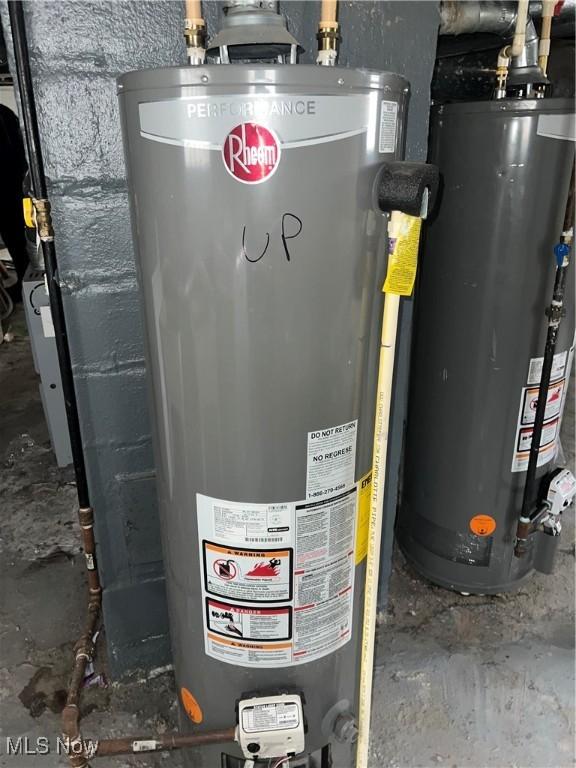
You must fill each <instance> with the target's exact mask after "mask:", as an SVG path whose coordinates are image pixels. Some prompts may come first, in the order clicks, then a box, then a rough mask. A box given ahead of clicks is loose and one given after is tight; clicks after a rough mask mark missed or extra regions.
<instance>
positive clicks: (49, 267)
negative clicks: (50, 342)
mask: <svg viewBox="0 0 576 768" xmlns="http://www.w3.org/2000/svg"><path fill="white" fill-rule="evenodd" d="M8 12H9V16H10V27H11V31H12V40H13V43H14V59H15V62H16V76H17V79H18V89H19V92H20V106H21V113H22V119H23V121H24V132H25V135H26V146H27V149H28V163H29V167H30V178H31V181H32V192H33V195H34V203H35V207H36V215H37V220H38V221H39V222H40V220H41V221H42V223H41V224H40V225H39V227H38V230H39V234H40V238H41V243H42V254H43V256H44V269H45V271H46V281H47V284H48V296H49V299H50V311H51V313H52V321H53V324H54V334H55V341H56V350H57V352H58V363H59V366H60V374H61V377H62V391H63V394H64V404H65V407H66V418H67V420H68V430H69V432H70V446H71V449H72V461H73V464H74V473H75V476H76V488H77V492H78V503H79V506H80V509H87V508H89V507H90V497H89V493H88V481H87V477H86V464H85V461H84V451H83V448H82V435H81V432H80V419H79V416H78V403H77V401H76V391H75V389H74V377H73V374H72V359H71V357H70V347H69V344H68V334H67V332H66V321H65V319H64V307H63V304H62V291H61V289H60V282H59V276H58V263H57V261H56V249H55V247H54V237H53V232H52V219H51V216H50V204H49V202H48V200H47V188H46V176H45V175H44V163H43V160H42V150H41V145H40V134H39V131H38V120H37V117H36V104H35V101H34V91H33V88H32V76H31V73H30V61H29V58H28V43H27V41H26V26H25V22H24V9H23V3H22V2H21V1H20V0H9V2H8Z"/></svg>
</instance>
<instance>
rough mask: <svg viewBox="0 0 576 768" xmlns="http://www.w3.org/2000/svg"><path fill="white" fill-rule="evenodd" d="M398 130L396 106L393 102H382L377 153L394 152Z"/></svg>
mask: <svg viewBox="0 0 576 768" xmlns="http://www.w3.org/2000/svg"><path fill="white" fill-rule="evenodd" d="M397 130H398V104H397V102H395V101H383V102H382V105H381V111H380V135H379V139H378V151H379V152H382V153H384V152H386V153H390V152H395V151H396V133H397Z"/></svg>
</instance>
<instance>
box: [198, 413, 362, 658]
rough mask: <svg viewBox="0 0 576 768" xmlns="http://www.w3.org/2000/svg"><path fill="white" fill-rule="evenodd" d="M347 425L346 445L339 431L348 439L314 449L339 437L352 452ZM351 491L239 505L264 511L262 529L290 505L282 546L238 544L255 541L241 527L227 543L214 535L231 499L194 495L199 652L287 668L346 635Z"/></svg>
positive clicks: (352, 541)
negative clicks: (273, 510)
mask: <svg viewBox="0 0 576 768" xmlns="http://www.w3.org/2000/svg"><path fill="white" fill-rule="evenodd" d="M351 425H352V429H345V430H344V434H350V433H351V432H352V433H353V434H354V442H351V441H350V438H348V441H347V443H343V441H342V440H340V441H339V442H338V443H337V446H338V447H336V448H329V447H328V443H327V441H325V442H324V443H323V448H324V449H326V450H330V451H331V450H341V448H342V445H343V444H344V446H346V445H348V446H349V445H352V446H353V451H352V455H353V454H354V452H355V450H354V448H355V433H356V422H352V423H351ZM343 426H344V427H345V426H346V425H343ZM331 431H332V430H331ZM337 434H340V433H337ZM348 455H349V452H348ZM365 479H366V478H365ZM359 493H360V491H359V489H358V487H357V485H356V484H354V483H352V485H351V487H349V488H347V489H346V490H345V491H344V492H342V493H340V494H337V495H336V496H333V497H331V498H326V499H321V500H317V501H303V502H298V503H293V502H290V503H287V504H284V505H246V504H244V505H239V506H240V507H241V508H242V515H244V518H242V519H244V521H245V519H246V516H245V513H246V512H258V513H259V514H261V513H262V512H264V511H266V514H264V515H263V516H262V518H261V519H260V522H258V525H257V528H258V532H260V533H262V535H264V533H265V532H266V530H267V528H268V527H269V525H268V524H269V521H270V517H269V515H268V512H269V511H270V507H282V508H285V509H287V510H289V511H290V516H289V517H287V516H286V515H285V513H284V512H283V513H282V517H283V522H284V523H286V525H285V526H284V527H286V528H287V532H286V531H285V532H283V533H282V536H283V537H284V538H288V537H289V542H288V543H289V544H290V546H280V547H275V548H268V547H266V548H262V547H259V548H257V547H246V546H241V545H242V544H243V543H244V542H245V541H246V539H247V538H249V539H251V538H259V537H256V536H252V535H251V536H247V534H246V528H245V527H243V526H238V527H237V528H236V530H237V536H238V542H237V545H236V546H232V545H231V544H230V543H229V542H228V541H226V542H223V541H222V540H221V539H218V538H216V537H214V531H215V529H216V528H218V526H219V525H220V523H219V521H220V519H221V514H222V509H226V510H228V511H227V513H226V514H229V512H230V510H234V509H235V505H234V504H231V503H230V502H223V501H222V500H220V499H212V498H210V497H207V496H200V495H198V497H197V504H198V512H199V514H198V532H199V540H200V555H201V563H202V591H203V597H204V601H205V612H204V613H205V615H204V628H205V648H206V653H207V654H208V656H211V657H213V658H217V659H220V660H221V661H224V662H227V663H230V664H236V665H238V666H244V667H253V666H258V667H279V666H280V667H282V666H293V665H296V664H303V663H305V662H308V661H312V660H314V659H318V658H321V657H322V656H325V655H326V654H328V653H331V652H332V651H334V650H336V649H337V648H340V647H341V646H342V645H344V644H345V643H346V642H348V640H349V639H350V636H351V632H352V608H353V589H354V570H355V547H356V541H355V539H356V511H357V502H358V498H359ZM201 510H202V514H201V513H200V511H201ZM248 517H249V518H250V520H251V521H252V519H253V518H252V516H251V515H249V516H248ZM254 519H256V518H254ZM255 530H256V529H254V530H252V529H251V530H250V533H251V534H252V533H254V531H255ZM208 536H210V537H211V538H208ZM226 538H227V539H229V538H230V535H229V532H227V533H226Z"/></svg>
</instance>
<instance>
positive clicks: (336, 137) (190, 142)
mask: <svg viewBox="0 0 576 768" xmlns="http://www.w3.org/2000/svg"><path fill="white" fill-rule="evenodd" d="M367 130H368V129H367V127H364V128H359V129H357V130H354V131H345V132H344V133H334V134H331V135H329V136H318V137H317V138H314V139H305V140H303V141H288V142H286V143H285V144H282V149H283V150H284V149H298V147H311V146H314V145H316V144H327V143H329V142H332V141H341V140H342V139H349V138H351V137H352V136H360V135H361V134H363V133H366V131H367ZM140 136H141V137H142V138H143V139H148V140H149V141H157V142H159V143H160V144H171V145H172V146H175V147H187V148H189V149H206V150H213V151H214V150H216V151H221V150H222V144H212V143H211V142H208V141H196V140H194V139H169V138H168V137H166V136H158V135H157V134H155V133H147V132H146V131H140Z"/></svg>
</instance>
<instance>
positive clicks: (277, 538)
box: [246, 536, 283, 542]
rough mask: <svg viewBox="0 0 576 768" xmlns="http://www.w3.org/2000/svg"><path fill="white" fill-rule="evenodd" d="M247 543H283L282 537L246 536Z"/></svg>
mask: <svg viewBox="0 0 576 768" xmlns="http://www.w3.org/2000/svg"><path fill="white" fill-rule="evenodd" d="M246 541H269V542H274V541H283V537H282V536H246Z"/></svg>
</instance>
